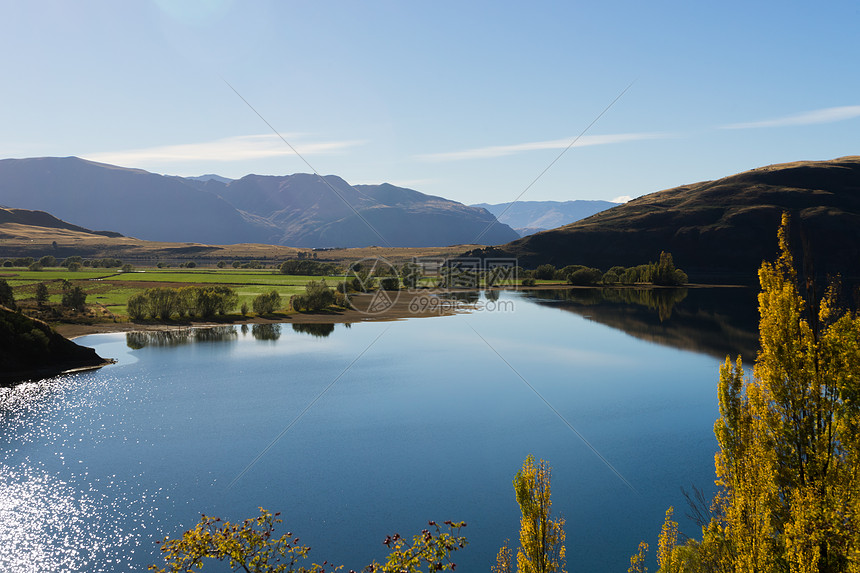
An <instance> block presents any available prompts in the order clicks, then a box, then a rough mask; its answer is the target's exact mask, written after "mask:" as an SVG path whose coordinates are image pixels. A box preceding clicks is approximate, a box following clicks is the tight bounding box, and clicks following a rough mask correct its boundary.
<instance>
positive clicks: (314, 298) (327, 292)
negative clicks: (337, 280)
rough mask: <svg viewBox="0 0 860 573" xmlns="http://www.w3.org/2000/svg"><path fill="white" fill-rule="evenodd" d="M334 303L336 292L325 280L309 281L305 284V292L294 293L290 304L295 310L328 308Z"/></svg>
mask: <svg viewBox="0 0 860 573" xmlns="http://www.w3.org/2000/svg"><path fill="white" fill-rule="evenodd" d="M333 303H334V292H332V290H331V289H330V288H328V285H327V284H326V282H325V279H322V280H321V281H308V283H307V284H306V285H305V294H303V295H293V297H292V298H291V299H290V304H291V305H292V307H293V308H294V309H295V310H309V311H318V310H322V309H324V308H328V307H329V306H331V305H332V304H333Z"/></svg>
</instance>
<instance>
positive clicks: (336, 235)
mask: <svg viewBox="0 0 860 573" xmlns="http://www.w3.org/2000/svg"><path fill="white" fill-rule="evenodd" d="M0 202H2V203H3V204H7V205H10V206H13V207H17V208H23V209H30V210H42V211H48V212H50V213H53V214H54V215H55V216H57V217H59V218H61V219H64V220H67V221H74V222H75V223H76V224H77V225H81V226H83V227H87V228H112V229H116V230H117V231H119V232H121V233H122V234H123V235H126V236H131V237H136V238H140V239H147V240H152V241H168V242H198V243H209V244H216V245H218V244H221V245H223V244H233V243H269V244H280V245H290V246H295V247H362V246H368V245H375V244H379V243H380V236H381V237H382V238H384V240H385V242H387V246H404V247H405V246H409V247H431V246H432V247H438V246H448V245H453V244H471V243H474V242H475V237H478V236H479V235H481V232H482V231H483V230H484V229H485V228H487V227H488V226H489V225H490V223H492V222H493V221H495V218H494V217H493V215H491V214H489V213H488V212H486V211H484V210H483V209H476V208H474V207H468V206H466V205H463V204H461V203H457V202H456V201H450V200H448V199H443V198H441V197H435V196H432V195H425V194H423V193H420V192H419V191H415V190H412V189H404V188H400V187H395V186H393V185H390V184H382V185H357V186H351V185H349V183H347V182H346V181H345V180H344V179H342V178H341V177H339V176H337V175H326V176H324V177H322V178H320V177H319V176H317V175H315V174H309V173H297V174H295V175H284V176H274V175H253V174H252V175H246V176H245V177H242V178H241V179H237V180H233V179H227V178H225V177H221V176H218V175H214V174H208V175H201V176H199V177H177V176H166V175H158V174H155V173H150V172H147V171H144V170H141V169H126V168H123V167H117V166H113V165H106V164H100V163H96V162H92V161H89V160H85V159H79V158H76V157H69V158H57V157H45V158H33V159H4V160H0ZM516 237H517V234H516V232H514V230H513V229H511V228H510V227H508V226H507V225H504V224H498V223H497V224H494V225H492V228H491V229H490V232H488V233H486V234H485V235H484V236H483V238H484V241H485V242H486V243H488V244H500V243H505V242H508V241H511V240H513V239H515V238H516Z"/></svg>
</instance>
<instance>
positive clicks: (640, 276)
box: [523, 251, 688, 286]
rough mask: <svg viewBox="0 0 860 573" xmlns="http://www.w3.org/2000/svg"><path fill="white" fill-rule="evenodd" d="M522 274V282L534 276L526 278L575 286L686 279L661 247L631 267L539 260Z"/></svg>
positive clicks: (661, 283)
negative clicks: (560, 264)
mask: <svg viewBox="0 0 860 573" xmlns="http://www.w3.org/2000/svg"><path fill="white" fill-rule="evenodd" d="M523 276H524V282H523V285H524V286H530V285H534V280H529V279H537V280H557V281H565V282H567V283H568V284H571V285H577V286H599V285H633V284H636V283H649V284H653V285H658V286H680V285H683V284H686V283H687V281H688V277H687V274H686V273H685V272H684V271H682V270H681V269H678V268H675V262H674V261H673V260H672V254H671V253H667V252H665V251H664V252H661V253H660V257H659V258H658V260H657V261H655V262H650V263H647V264H644V265H636V266H633V267H622V266H615V267H612V268H610V269H609V270H608V271H606V272H603V271H601V270H600V269H598V268H595V267H587V266H584V265H568V266H566V267H563V268H561V269H556V268H555V266H553V265H551V264H543V265H540V266H538V267H537V268H536V269H534V270H533V271H525V273H524V275H523ZM525 281H528V282H525Z"/></svg>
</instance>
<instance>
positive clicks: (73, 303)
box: [61, 281, 87, 310]
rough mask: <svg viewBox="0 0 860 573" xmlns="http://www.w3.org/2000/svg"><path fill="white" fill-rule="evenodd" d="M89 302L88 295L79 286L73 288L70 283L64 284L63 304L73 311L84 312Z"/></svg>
mask: <svg viewBox="0 0 860 573" xmlns="http://www.w3.org/2000/svg"><path fill="white" fill-rule="evenodd" d="M86 302H87V293H85V292H84V289H82V288H81V287H79V286H72V285H71V284H70V283H69V282H68V281H65V282H64V284H63V299H62V302H61V304H62V305H63V306H64V307H66V308H69V309H71V310H83V309H84V306H85V305H86Z"/></svg>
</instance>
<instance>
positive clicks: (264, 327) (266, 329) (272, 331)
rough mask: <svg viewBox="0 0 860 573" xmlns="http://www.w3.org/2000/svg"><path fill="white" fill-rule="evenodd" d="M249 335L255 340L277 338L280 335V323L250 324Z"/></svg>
mask: <svg viewBox="0 0 860 573" xmlns="http://www.w3.org/2000/svg"><path fill="white" fill-rule="evenodd" d="M251 336H253V337H254V338H256V339H257V340H277V339H279V338H280V337H281V325H280V324H254V325H251Z"/></svg>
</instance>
